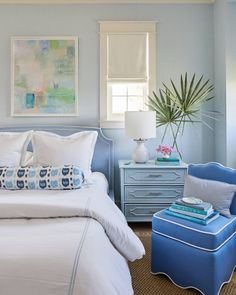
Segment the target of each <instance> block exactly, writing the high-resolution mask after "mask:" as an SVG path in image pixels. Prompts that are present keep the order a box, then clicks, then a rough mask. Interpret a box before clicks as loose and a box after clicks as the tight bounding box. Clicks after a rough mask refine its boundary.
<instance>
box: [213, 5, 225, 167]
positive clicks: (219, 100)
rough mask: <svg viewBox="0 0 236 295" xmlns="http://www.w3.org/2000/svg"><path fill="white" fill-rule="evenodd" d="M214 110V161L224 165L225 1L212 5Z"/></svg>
mask: <svg viewBox="0 0 236 295" xmlns="http://www.w3.org/2000/svg"><path fill="white" fill-rule="evenodd" d="M214 53H215V54H214V72H215V110H217V111H219V112H220V116H219V121H218V122H216V124H215V156H216V161H218V162H220V163H222V164H226V0H216V2H215V5H214Z"/></svg>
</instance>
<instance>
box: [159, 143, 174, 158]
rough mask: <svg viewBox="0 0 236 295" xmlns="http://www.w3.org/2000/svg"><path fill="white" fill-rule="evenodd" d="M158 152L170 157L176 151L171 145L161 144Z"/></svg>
mask: <svg viewBox="0 0 236 295" xmlns="http://www.w3.org/2000/svg"><path fill="white" fill-rule="evenodd" d="M156 151H157V152H159V153H162V154H163V155H170V154H171V153H172V152H173V151H174V149H173V147H172V146H170V145H167V144H160V145H159V146H158V148H157V149H156Z"/></svg>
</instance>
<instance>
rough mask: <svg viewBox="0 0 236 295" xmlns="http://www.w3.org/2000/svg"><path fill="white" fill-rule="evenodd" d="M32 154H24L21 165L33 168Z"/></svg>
mask: <svg viewBox="0 0 236 295" xmlns="http://www.w3.org/2000/svg"><path fill="white" fill-rule="evenodd" d="M33 164H34V162H33V153H32V152H30V151H26V152H25V156H24V160H23V161H22V163H21V165H22V166H23V167H25V166H33Z"/></svg>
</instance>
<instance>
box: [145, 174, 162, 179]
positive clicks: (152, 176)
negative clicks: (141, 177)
mask: <svg viewBox="0 0 236 295" xmlns="http://www.w3.org/2000/svg"><path fill="white" fill-rule="evenodd" d="M146 177H150V178H154V177H162V175H161V174H148V175H147V176H146Z"/></svg>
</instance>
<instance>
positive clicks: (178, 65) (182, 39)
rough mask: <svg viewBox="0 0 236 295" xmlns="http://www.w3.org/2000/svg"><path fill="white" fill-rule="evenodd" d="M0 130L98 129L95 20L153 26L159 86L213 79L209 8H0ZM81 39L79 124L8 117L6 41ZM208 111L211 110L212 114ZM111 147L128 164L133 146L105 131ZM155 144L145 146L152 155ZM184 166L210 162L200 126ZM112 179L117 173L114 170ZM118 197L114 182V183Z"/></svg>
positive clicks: (187, 142) (210, 149) (190, 136)
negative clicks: (187, 78) (193, 77)
mask: <svg viewBox="0 0 236 295" xmlns="http://www.w3.org/2000/svg"><path fill="white" fill-rule="evenodd" d="M0 20H1V26H0V40H1V51H0V101H1V107H0V124H1V125H17V124H19V125H32V124H80V125H90V126H91V125H95V126H96V125H98V124H99V123H98V121H99V26H98V21H99V20H156V21H157V22H158V25H157V86H158V87H159V86H160V85H161V82H162V81H164V82H168V81H169V79H170V78H173V79H174V80H176V79H177V78H178V77H179V75H180V73H184V72H186V71H187V72H188V73H189V74H193V73H196V74H197V75H198V76H200V75H201V74H204V76H205V77H206V78H210V79H211V80H213V78H214V70H213V66H214V60H213V59H214V54H213V50H214V40H213V37H214V34H213V33H214V28H213V6H212V5H195V4H190V5H186V4H182V5H171V4H166V5H165V4H158V5H142V4H140V5H135V4H133V5H46V6H44V5H42V6H34V5H32V6H31V5H22V6H17V5H1V6H0ZM43 35H45V36H50V35H51V36H52V35H55V36H63V35H65V36H66V35H76V36H78V37H79V111H80V116H79V117H77V118H75V117H74V118H66V117H60V118H37V117H36V118H11V117H10V60H11V55H10V37H11V36H43ZM212 107H213V106H212V105H209V108H212ZM105 134H106V135H107V136H108V137H111V138H112V139H114V142H115V161H116V162H117V160H118V159H120V158H129V157H130V154H131V151H132V149H133V146H134V144H133V142H132V141H131V140H130V139H128V138H126V137H125V136H124V131H123V130H122V129H120V130H114V129H111V130H105ZM159 142H160V131H159V130H157V139H154V140H151V141H149V142H148V146H149V148H150V151H151V154H152V156H153V157H154V155H155V151H154V149H155V146H156V145H157V144H158V143H159ZM182 146H183V154H184V160H185V161H186V162H206V161H210V160H214V134H213V132H211V131H209V130H208V129H207V128H205V127H204V126H201V125H199V126H195V127H191V128H187V129H186V132H185V135H184V138H183V139H182ZM115 176H116V179H118V169H117V166H116V174H115ZM116 183H117V184H116V186H117V188H116V191H118V182H117V181H116Z"/></svg>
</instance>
